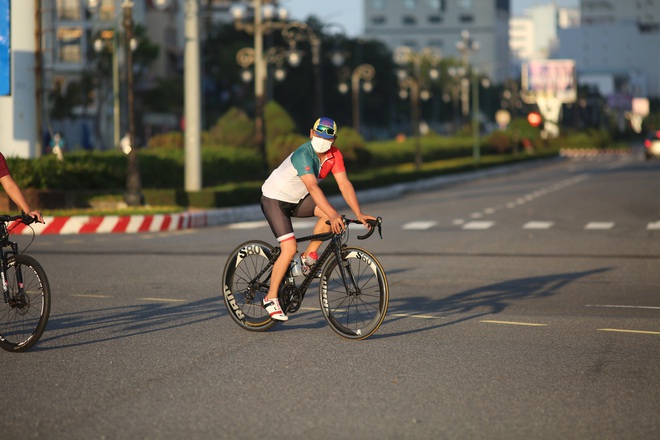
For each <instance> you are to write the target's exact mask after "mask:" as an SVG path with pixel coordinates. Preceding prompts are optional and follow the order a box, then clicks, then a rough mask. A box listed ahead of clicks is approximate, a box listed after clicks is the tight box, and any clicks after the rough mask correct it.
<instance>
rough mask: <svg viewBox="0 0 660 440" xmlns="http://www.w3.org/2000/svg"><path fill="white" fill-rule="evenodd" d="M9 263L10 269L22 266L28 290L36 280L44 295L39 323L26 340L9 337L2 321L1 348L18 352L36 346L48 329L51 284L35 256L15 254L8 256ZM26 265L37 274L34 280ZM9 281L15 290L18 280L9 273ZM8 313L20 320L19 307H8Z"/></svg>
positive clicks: (41, 294) (25, 286)
mask: <svg viewBox="0 0 660 440" xmlns="http://www.w3.org/2000/svg"><path fill="white" fill-rule="evenodd" d="M7 265H8V269H10V268H12V267H15V266H16V265H20V266H22V269H21V271H22V274H23V282H24V288H25V289H26V290H28V291H29V290H31V288H32V287H33V282H34V281H36V282H37V283H38V285H39V290H40V292H41V293H40V296H41V297H42V303H41V310H40V313H39V319H38V320H37V321H36V322H37V325H36V326H35V328H34V330H33V331H32V332H31V333H30V335H29V336H28V337H27V338H24V340H22V341H18V342H14V341H12V340H9V339H7V338H8V337H9V336H8V332H7V331H5V329H4V328H2V324H3V322H0V348H2V349H4V350H7V351H10V352H14V353H18V352H24V351H27V350H29V349H30V348H32V346H34V344H36V343H37V342H38V341H39V339H40V338H41V335H43V333H44V331H45V330H46V325H47V324H48V318H49V316H50V299H51V298H50V296H51V292H50V284H49V283H48V277H47V276H46V271H45V270H44V268H43V267H42V266H41V264H39V263H38V262H37V260H35V259H34V258H32V257H30V256H29V255H24V254H19V255H14V256H11V257H9V258H8V260H7ZM26 267H29V268H30V269H31V270H32V271H33V273H34V274H35V275H36V277H35V279H34V280H33V279H31V278H30V277H29V274H28V272H27V270H26ZM7 282H8V284H9V289H10V291H13V289H17V283H16V280H15V279H12V277H11V276H9V274H8V280H7ZM3 305H4V303H3ZM1 313H3V315H2V316H4V311H3V312H1ZM7 313H8V314H10V313H11V314H14V316H15V318H16V319H15V320H13V321H12V322H13V323H17V322H18V316H17V315H18V310H17V309H12V308H10V309H7Z"/></svg>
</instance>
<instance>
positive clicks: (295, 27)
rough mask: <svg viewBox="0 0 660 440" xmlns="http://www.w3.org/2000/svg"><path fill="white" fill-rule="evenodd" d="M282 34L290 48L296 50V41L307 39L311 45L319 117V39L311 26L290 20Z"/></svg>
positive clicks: (321, 109) (315, 96)
mask: <svg viewBox="0 0 660 440" xmlns="http://www.w3.org/2000/svg"><path fill="white" fill-rule="evenodd" d="M282 36H283V37H284V39H285V40H287V42H288V43H289V47H290V50H291V51H292V52H294V51H295V52H297V43H298V42H300V41H304V40H308V41H309V44H310V46H311V47H312V68H313V71H314V72H313V74H314V110H315V111H316V114H317V115H318V116H319V117H320V116H322V114H323V86H322V84H321V82H322V80H321V53H320V52H321V39H320V38H319V37H318V36H317V35H316V33H315V32H314V31H313V30H312V28H311V27H309V26H308V25H306V24H305V23H301V22H298V21H294V22H290V23H288V25H287V26H285V27H284V29H282Z"/></svg>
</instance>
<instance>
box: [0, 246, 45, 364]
mask: <svg viewBox="0 0 660 440" xmlns="http://www.w3.org/2000/svg"><path fill="white" fill-rule="evenodd" d="M7 266H8V267H7V285H8V288H9V301H0V347H2V348H3V349H5V350H7V351H14V352H21V351H26V350H29V349H30V347H32V346H33V345H34V344H36V343H37V341H38V340H39V338H40V337H41V335H42V334H43V332H44V330H45V329H46V324H47V323H48V315H49V314H50V285H49V284H48V278H46V272H45V271H44V269H43V268H42V267H41V265H40V264H39V263H37V261H36V260H35V259H34V258H32V257H30V256H28V255H14V256H12V257H9V259H8V261H7ZM18 268H20V270H21V274H22V275H23V291H22V292H20V291H19V285H18V280H17V278H16V270H17V269H18Z"/></svg>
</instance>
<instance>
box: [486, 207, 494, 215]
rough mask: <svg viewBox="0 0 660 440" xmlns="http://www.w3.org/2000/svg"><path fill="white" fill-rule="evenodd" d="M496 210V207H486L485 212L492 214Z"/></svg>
mask: <svg viewBox="0 0 660 440" xmlns="http://www.w3.org/2000/svg"><path fill="white" fill-rule="evenodd" d="M494 212H495V208H486V209H484V214H492V213H494Z"/></svg>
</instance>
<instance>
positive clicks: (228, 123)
mask: <svg viewBox="0 0 660 440" xmlns="http://www.w3.org/2000/svg"><path fill="white" fill-rule="evenodd" d="M254 134H255V126H254V121H252V120H251V119H250V118H249V117H248V115H247V114H246V113H245V112H244V111H243V110H241V109H239V108H237V107H232V108H230V109H229V110H227V112H226V113H225V114H224V115H222V117H221V118H220V119H218V122H216V124H215V125H214V126H213V127H212V128H211V129H210V130H209V135H208V142H209V143H210V144H219V145H230V146H232V147H243V148H251V149H255V148H256V147H257V145H256V143H255V138H254Z"/></svg>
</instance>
